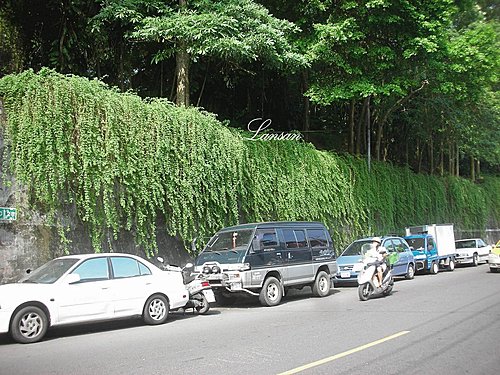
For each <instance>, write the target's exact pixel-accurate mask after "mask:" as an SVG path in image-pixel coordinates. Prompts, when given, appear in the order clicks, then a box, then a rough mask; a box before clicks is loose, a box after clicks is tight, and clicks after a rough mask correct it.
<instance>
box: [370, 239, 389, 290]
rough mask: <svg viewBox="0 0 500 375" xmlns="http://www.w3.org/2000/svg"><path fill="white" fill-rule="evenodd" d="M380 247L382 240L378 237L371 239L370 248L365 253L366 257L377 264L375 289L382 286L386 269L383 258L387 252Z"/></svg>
mask: <svg viewBox="0 0 500 375" xmlns="http://www.w3.org/2000/svg"><path fill="white" fill-rule="evenodd" d="M381 245H382V239H381V238H380V237H373V238H372V242H371V248H370V250H368V251H367V252H366V256H368V257H370V258H373V259H375V260H376V263H377V283H376V284H377V285H375V286H376V287H377V288H380V287H381V286H382V278H383V274H384V271H385V270H386V269H387V264H386V262H385V257H386V255H387V250H386V249H385V247H383V246H381Z"/></svg>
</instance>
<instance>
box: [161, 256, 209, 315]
mask: <svg viewBox="0 0 500 375" xmlns="http://www.w3.org/2000/svg"><path fill="white" fill-rule="evenodd" d="M157 260H158V261H159V262H160V263H161V265H162V268H163V269H164V270H168V271H177V272H182V277H183V280H184V285H185V287H186V290H187V291H188V293H189V300H188V302H187V304H186V305H185V306H184V309H193V310H194V311H196V312H198V314H206V313H207V312H208V310H210V304H211V303H214V302H215V295H214V291H213V290H212V287H211V286H210V283H209V282H208V280H207V279H206V277H205V275H203V274H202V273H198V274H190V275H188V276H186V273H185V272H184V270H185V269H186V268H191V267H193V264H192V263H187V264H186V265H185V266H184V267H183V268H181V267H178V266H174V265H170V264H168V263H165V261H164V260H163V258H162V257H158V258H157Z"/></svg>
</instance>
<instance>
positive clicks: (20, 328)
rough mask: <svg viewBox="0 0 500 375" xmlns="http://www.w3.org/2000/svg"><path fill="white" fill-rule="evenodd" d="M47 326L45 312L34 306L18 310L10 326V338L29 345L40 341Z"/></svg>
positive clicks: (47, 321)
mask: <svg viewBox="0 0 500 375" xmlns="http://www.w3.org/2000/svg"><path fill="white" fill-rule="evenodd" d="M48 325H49V320H48V318H47V315H46V314H45V312H44V311H43V310H42V309H41V308H39V307H36V306H26V307H23V308H22V309H21V310H19V311H18V312H17V313H16V314H15V315H14V318H13V319H12V322H11V324H10V334H11V336H12V338H13V339H14V340H15V341H17V342H19V343H21V344H29V343H32V342H37V341H40V340H41V339H42V338H43V336H44V335H45V332H47V328H48Z"/></svg>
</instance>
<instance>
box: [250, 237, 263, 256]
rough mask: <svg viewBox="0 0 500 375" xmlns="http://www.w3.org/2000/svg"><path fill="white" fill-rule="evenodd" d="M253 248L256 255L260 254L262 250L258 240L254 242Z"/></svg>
mask: <svg viewBox="0 0 500 375" xmlns="http://www.w3.org/2000/svg"><path fill="white" fill-rule="evenodd" d="M252 248H253V251H254V253H260V252H261V251H262V249H261V248H260V242H259V240H258V239H254V240H252Z"/></svg>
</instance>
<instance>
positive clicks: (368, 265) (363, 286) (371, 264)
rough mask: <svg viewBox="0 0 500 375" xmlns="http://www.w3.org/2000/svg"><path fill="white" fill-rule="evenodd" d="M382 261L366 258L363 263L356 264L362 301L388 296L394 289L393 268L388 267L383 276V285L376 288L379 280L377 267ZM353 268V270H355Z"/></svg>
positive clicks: (359, 294) (359, 293)
mask: <svg viewBox="0 0 500 375" xmlns="http://www.w3.org/2000/svg"><path fill="white" fill-rule="evenodd" d="M379 265H380V261H377V260H376V259H373V258H366V259H364V260H363V261H362V262H360V263H357V264H356V267H354V268H356V270H357V271H359V274H358V284H359V286H358V296H359V299H360V300H361V301H367V300H369V299H370V298H373V297H376V296H388V295H389V294H391V292H392V288H393V287H394V279H393V277H392V272H391V267H390V266H389V265H388V266H387V267H386V269H385V271H384V273H383V275H382V285H381V286H380V287H377V286H375V285H376V283H375V280H376V278H377V266H379ZM354 268H353V270H354Z"/></svg>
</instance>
